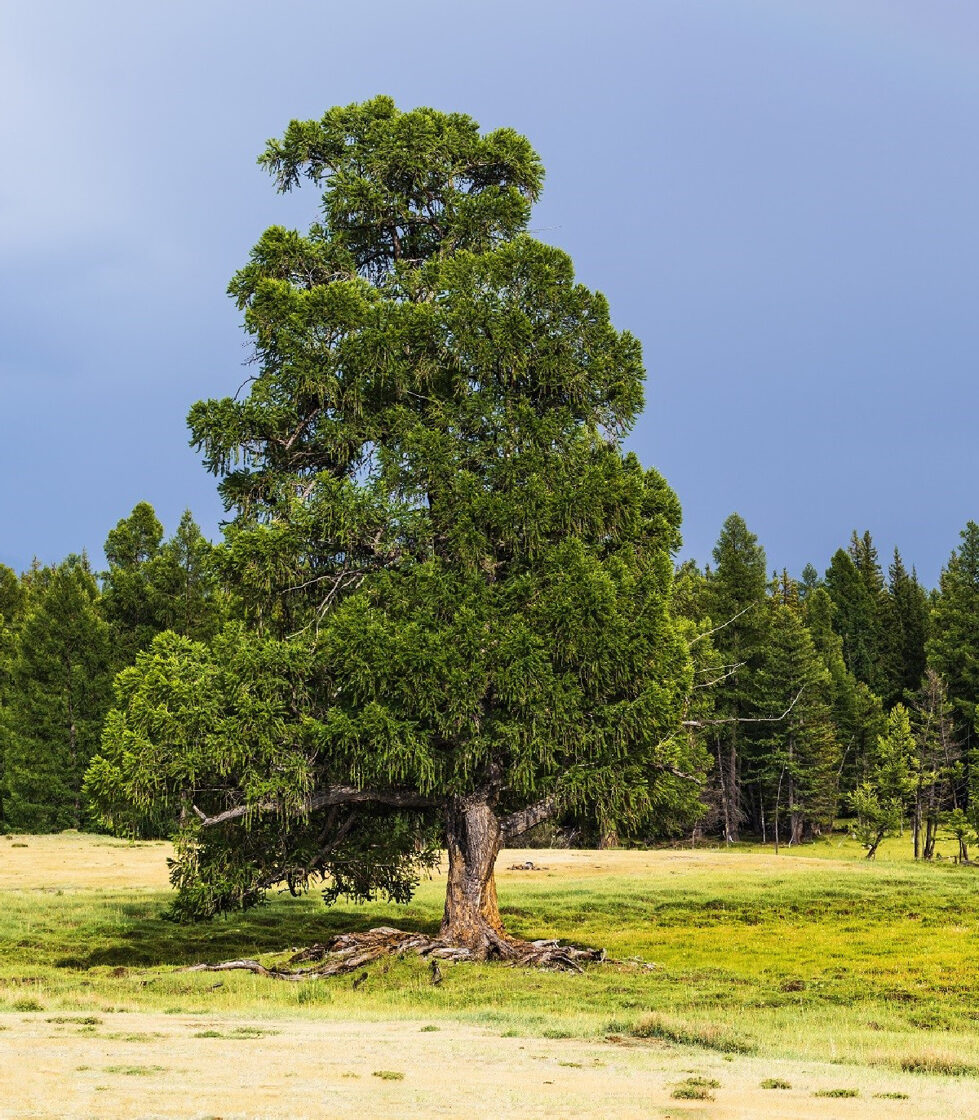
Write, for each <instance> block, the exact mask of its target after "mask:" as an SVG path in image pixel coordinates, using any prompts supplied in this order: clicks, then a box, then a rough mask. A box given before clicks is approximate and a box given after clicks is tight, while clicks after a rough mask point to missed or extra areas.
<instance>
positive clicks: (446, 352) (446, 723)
mask: <svg viewBox="0 0 979 1120" xmlns="http://www.w3.org/2000/svg"><path fill="white" fill-rule="evenodd" d="M262 162H263V163H264V164H265V165H266V166H267V167H269V168H270V169H271V170H272V171H273V172H274V174H275V175H276V178H277V181H278V183H279V185H280V188H282V189H289V188H291V187H292V186H294V185H296V184H297V183H298V182H299V181H300V179H301V178H303V177H307V178H309V179H311V180H313V181H314V182H316V183H317V184H318V185H319V186H320V187H321V188H322V189H323V191H324V195H323V211H322V213H323V221H322V222H321V223H319V224H316V225H314V226H313V227H311V229H310V230H309V232H308V233H307V234H305V235H303V234H300V233H297V232H294V231H288V230H285V229H282V228H280V227H273V228H272V229H270V230H268V231H267V232H266V233H265V234H264V235H263V237H262V238H261V240H260V241H259V243H258V245H257V246H256V248H255V250H254V251H253V253H252V257H251V261H250V263H249V264H248V265H247V266H246V267H245V268H244V269H242V270H241V271H240V272H239V273H238V274H237V276H236V277H235V278H234V280H233V281H232V284H231V292H232V294H233V295H234V297H235V298H236V300H237V301H238V304H239V306H240V307H241V308H242V309H243V311H244V314H245V325H246V329H247V330H248V331H249V333H250V334H251V335H252V337H253V339H254V341H255V347H256V357H257V365H256V374H255V378H254V380H253V381H252V382H251V385H250V392H249V395H248V396H247V397H245V398H243V399H240V400H239V399H230V398H227V399H224V400H212V401H204V402H200V403H198V404H196V405H195V406H194V407H193V409H192V410H191V414H190V425H191V430H192V433H193V439H194V442H195V443H196V444H197V445H198V446H199V447H200V448H202V450H203V452H204V456H205V460H206V462H207V464H208V466H209V468H210V469H211V470H212V471H213V472H214V473H215V474H216V475H217V476H219V477H220V478H221V483H220V489H221V492H222V495H223V497H224V499H225V502H226V504H227V507H228V509H229V511H230V512H231V514H232V518H233V519H232V521H231V523H230V525H229V527H228V529H227V531H226V540H225V545H224V549H223V551H222V555H221V560H220V563H221V568H222V571H223V573H224V575H225V578H226V579H227V580H228V581H229V582H230V583H231V584H232V585H233V589H234V591H235V593H236V594H237V595H238V596H240V600H241V602H242V604H243V610H244V615H245V619H246V622H247V627H246V628H245V629H234V630H230V631H228V632H227V633H226V634H225V636H223V637H221V638H220V639H218V640H216V641H215V642H214V643H212V644H211V646H210V647H206V646H204V645H201V644H197V643H191V642H178V641H176V640H175V639H173V638H169V637H168V638H160V639H157V641H156V642H155V643H154V645H153V646H152V647H151V649H150V650H149V651H148V652H147V653H145V654H143V655H141V656H140V657H139V658H138V659H137V663H136V668H135V669H134V670H133V671H132V672H130V673H128V674H124V675H123V677H122V678H121V680H120V690H119V695H118V709H117V711H116V712H115V713H114V714H113V716H112V717H111V720H110V723H109V726H108V728H107V731H106V736H105V739H104V747H103V759H102V760H101V761H100V762H99V763H98V764H97V765H96V766H95V767H94V768H93V770H92V775H91V778H90V785H91V788H92V790H93V791H94V792H95V793H96V794H97V796H98V798H99V802H100V804H101V805H102V807H103V810H104V812H105V814H106V816H107V817H108V818H110V819H112V820H113V821H114V822H115V823H117V824H118V823H122V822H123V821H124V820H125V819H126V810H125V806H126V805H127V804H134V805H137V806H138V805H149V804H151V803H153V801H154V800H155V799H158V798H159V799H163V800H167V801H168V802H169V803H170V804H172V805H173V806H174V807H175V808H177V807H178V806H180V805H183V806H184V816H183V826H182V831H181V835H180V862H179V865H178V868H177V871H176V875H175V877H176V881H177V882H178V884H179V885H180V886H181V887H182V895H181V904H180V905H181V906H182V907H183V909H184V912H186V913H198V914H199V913H208V912H212V911H213V910H215V909H220V908H222V907H226V906H230V905H239V904H243V903H248V902H251V901H254V900H256V899H257V898H258V897H260V896H261V893H262V891H263V890H264V889H265V888H266V887H267V886H269V885H270V884H271V883H274V882H278V881H281V880H282V879H283V878H285V879H286V881H287V882H289V883H291V884H298V885H302V884H304V883H305V881H306V879H307V878H308V877H310V876H312V877H317V876H325V877H327V878H328V879H329V880H330V882H331V883H332V884H333V887H334V888H337V887H339V889H341V890H343V891H348V892H349V893H352V894H355V895H359V896H366V895H370V894H372V893H373V892H374V891H376V890H378V889H379V890H381V891H383V892H385V893H387V894H389V895H391V896H393V897H396V898H400V897H404V896H405V895H406V894H407V893H408V892H410V889H411V886H412V882H413V878H414V875H415V874H416V869H415V866H414V863H413V861H414V853H415V852H418V854H419V859H420V860H421V861H422V862H424V860H425V859H426V858H427V855H426V853H427V852H428V850H429V847H430V844H431V842H432V840H433V838H434V834H433V833H432V831H431V827H432V824H433V823H437V821H438V819H439V816H440V814H441V812H442V810H443V809H444V808H445V807H447V806H448V805H450V804H451V803H452V802H453V799H454V798H467V799H483V800H484V801H485V803H486V804H488V805H490V806H491V807H492V809H493V811H494V812H497V813H500V814H506V813H508V812H511V811H514V810H517V809H520V808H522V807H525V806H527V805H529V804H531V803H536V802H537V801H538V800H539V799H541V798H544V797H547V796H552V797H553V798H554V804H555V806H556V807H557V808H565V809H571V810H580V811H588V812H590V813H594V814H597V816H598V817H599V818H600V820H601V821H602V822H603V823H604V824H606V825H608V826H609V827H614V826H617V825H619V824H622V825H624V826H625V827H638V826H639V825H640V824H641V822H643V821H644V820H647V819H649V818H650V817H655V816H656V815H657V814H664V813H665V814H673V815H674V816H676V817H680V816H682V815H683V814H684V813H685V812H692V811H694V810H695V807H696V805H697V798H696V782H691V781H688V780H686V779H684V778H682V777H677V776H676V775H675V774H674V773H673V772H672V771H673V770H686V771H693V772H694V774H696V772H697V770H698V768H702V767H703V759H702V758H700V757H699V756H698V755H697V754H696V752H695V751H694V752H693V756H691V750H692V748H691V747H690V744H689V742H688V740H687V739H686V737H685V736H682V735H677V730H678V725H679V719H680V715H681V712H682V709H683V705H684V701H685V698H686V696H687V692H688V689H689V685H690V679H691V670H690V664H689V657H688V654H687V649H686V644H685V642H684V641H683V640H682V638H681V636H680V635H679V634H678V632H677V629H676V626H675V624H674V622H673V618H672V616H671V613H670V595H671V589H672V581H673V565H672V560H671V552H672V550H674V549H676V548H677V547H678V545H679V540H680V538H679V523H680V508H679V504H678V502H677V500H676V497H675V495H674V494H673V493H672V491H671V490H670V489H669V487H668V486H667V484H666V483H665V482H664V480H663V479H662V478H661V477H660V476H659V475H658V474H657V473H656V472H655V471H646V470H643V468H642V467H641V466H640V464H639V462H638V461H637V460H636V458H635V457H634V456H632V455H623V453H622V451H621V449H620V439H621V437H622V435H623V434H624V433H625V432H626V431H627V430H628V429H629V427H630V426H631V424H632V422H633V420H634V418H635V415H636V413H637V412H638V410H639V408H640V407H641V404H642V375H643V371H642V365H641V354H640V349H639V344H638V342H637V341H636V340H635V339H634V338H633V337H632V336H631V335H629V334H628V333H625V332H623V333H620V332H618V331H616V330H615V329H614V328H613V327H612V325H611V323H610V321H609V315H608V307H607V304H606V301H605V299H604V298H603V297H602V296H601V295H598V294H596V293H594V292H591V291H589V290H588V289H586V288H584V287H582V286H581V285H580V284H578V283H576V282H575V279H574V271H573V267H572V264H571V261H570V260H569V259H568V257H567V256H566V255H565V254H563V253H562V252H560V251H559V250H557V249H554V248H552V247H550V246H547V245H544V244H541V243H540V242H537V241H534V240H533V239H532V238H530V237H529V236H527V235H526V234H525V233H524V232H522V230H523V228H524V226H525V224H526V221H527V218H528V216H529V212H530V204H531V202H532V201H533V200H534V199H535V198H536V197H537V194H538V192H539V189H540V184H541V177H542V170H541V167H540V163H539V161H538V158H537V156H536V155H535V153H534V152H533V150H532V149H531V148H530V146H529V145H528V143H527V142H526V140H524V139H523V138H522V137H520V136H518V135H517V134H516V133H514V132H512V131H510V130H506V129H504V130H499V131H497V132H493V133H490V134H489V135H486V136H480V134H479V131H478V127H477V126H476V124H475V123H474V122H473V121H471V120H470V119H469V118H467V117H463V116H460V115H446V114H443V113H439V112H436V111H434V110H431V109H419V110H416V111H414V112H411V113H400V112H398V110H396V109H395V107H394V105H393V103H392V102H391V101H390V100H389V99H387V98H377V99H375V100H373V101H370V102H367V103H365V104H363V105H354V106H350V107H347V108H345V109H334V110H331V111H330V112H329V113H327V114H326V116H325V117H324V118H323V119H322V120H320V121H310V122H302V123H300V122H293V124H292V125H290V127H289V129H288V131H287V133H286V136H285V138H284V139H283V140H282V141H281V142H279V141H273V142H270V144H269V146H268V149H267V151H266V154H265V156H263V158H262ZM164 700H165V702H164ZM191 726H192V727H193V729H194V734H193V735H190V734H189V732H188V728H189V727H191ZM337 785H340V786H353V787H356V788H357V789H360V790H364V791H368V792H371V791H374V792H376V791H383V790H390V789H392V788H394V789H397V790H399V791H402V792H404V791H409V792H410V794H411V796H412V797H414V798H415V804H414V805H413V806H410V807H404V806H401V807H391V806H385V805H382V804H379V803H373V804H372V803H365V804H361V805H355V806H352V807H350V806H344V807H339V808H338V807H337V806H334V807H333V809H327V810H325V811H319V812H313V813H310V812H309V811H308V804H309V800H308V799H309V797H310V795H311V794H312V793H313V792H314V791H316V790H322V789H325V788H328V787H334V786H337ZM191 802H193V803H194V804H196V805H197V806H198V807H199V808H201V809H202V810H203V811H204V812H205V813H208V814H214V813H218V812H221V811H222V810H225V809H229V808H232V809H233V808H234V807H236V806H244V805H248V806H252V807H253V808H254V812H252V813H250V814H249V815H248V816H247V817H244V818H242V819H241V821H240V823H241V824H243V825H245V827H244V828H241V827H235V828H225V827H213V828H210V829H208V830H205V831H203V832H202V831H201V830H200V828H199V827H198V824H197V820H196V816H195V815H194V814H193V812H192V811H191V810H190V808H189V805H190V803H191ZM426 804H427V805H429V806H430V808H428V809H426V808H425V805H426ZM273 805H274V807H275V812H274V813H273V812H272V811H271V810H269V809H266V808H263V807H265V806H273ZM243 832H244V834H245V835H244V836H243V835H242V833H243ZM414 862H417V861H414ZM351 868H352V869H353V871H351V870H350V869H351ZM332 894H335V890H333V891H332V892H331V897H332Z"/></svg>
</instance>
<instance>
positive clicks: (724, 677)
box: [693, 661, 747, 688]
mask: <svg viewBox="0 0 979 1120" xmlns="http://www.w3.org/2000/svg"><path fill="white" fill-rule="evenodd" d="M746 664H747V662H745V661H739V662H738V663H737V665H732V666H731V667H730V669H728V671H727V672H726V673H722V674H721V675H720V676H719V677H715V678H714V679H713V680H712V681H702V682H701V683H700V684H695V685H694V686H693V687H694V688H713V687H714V685H715V684H720V683H721V681H726V680H727V678H728V677H733V676H734V674H735V673H736V672H737V671H738V670H739V669H740V668H741V667H742V666H743V665H746Z"/></svg>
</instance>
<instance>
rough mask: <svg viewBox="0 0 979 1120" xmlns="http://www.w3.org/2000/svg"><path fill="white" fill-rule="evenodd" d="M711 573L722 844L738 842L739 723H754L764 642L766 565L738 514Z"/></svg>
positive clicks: (726, 528)
mask: <svg viewBox="0 0 979 1120" xmlns="http://www.w3.org/2000/svg"><path fill="white" fill-rule="evenodd" d="M714 562H715V565H716V566H715V568H714V570H713V571H712V572H711V573H710V578H709V598H708V601H709V603H710V616H711V619H712V620H713V623H714V626H715V627H716V628H717V629H716V632H715V634H714V635H713V642H714V645H715V647H716V649H717V651H718V653H719V654H720V655H721V659H722V662H723V663H724V664H725V665H726V666H727V667H728V671H729V675H728V676H726V678H725V679H724V680H722V681H721V682H719V683H718V685H717V692H716V695H715V707H716V711H717V715H718V718H719V719H722V720H724V721H726V722H723V723H717V724H716V725H715V731H714V741H713V753H714V756H715V759H716V763H717V768H716V770H715V771H714V778H715V781H716V782H717V793H718V796H719V799H720V804H721V812H722V817H723V822H724V833H725V838H726V839H727V840H728V841H729V842H733V841H736V840H738V838H739V836H740V827H741V822H742V819H743V816H744V810H743V807H742V790H741V780H742V773H741V771H742V758H741V754H742V748H743V745H744V742H745V738H746V732H745V730H744V727H743V725H742V724H741V722H740V721H741V720H742V719H744V718H748V717H753V716H754V715H755V714H756V712H755V709H754V707H753V704H754V694H753V690H752V687H751V674H752V672H753V671H754V670H755V669H757V667H758V665H759V663H760V661H761V658H762V656H763V649H764V643H765V640H766V634H765V627H766V612H765V590H766V574H767V573H766V560H765V550H764V549H763V548H762V547H761V545H759V544H758V538H757V537H756V536H755V535H754V533H751V532H749V530H748V527H747V525H746V524H745V522H744V518H742V517H741V516H740V515H739V514H737V513H732V514H731V516H730V517H728V519H727V520H726V521H725V522H724V525H723V527H722V529H721V534H720V536H719V537H718V540H717V544H716V546H715V547H714Z"/></svg>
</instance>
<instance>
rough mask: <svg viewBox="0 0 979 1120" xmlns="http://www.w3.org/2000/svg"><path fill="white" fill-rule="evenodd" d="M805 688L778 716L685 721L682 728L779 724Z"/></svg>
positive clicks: (802, 690)
mask: <svg viewBox="0 0 979 1120" xmlns="http://www.w3.org/2000/svg"><path fill="white" fill-rule="evenodd" d="M805 690H806V686H805V685H803V686H802V688H800V689H799V691H798V692H797V693H796V694H795V698H794V699H793V701H792V703H791V704H790V705H789V706H788V707H787V708H786V709H785V711H784V712H783V713H782V714H781V715H780V716H728V717H727V718H726V719H685V720H684V721H683V723H682V725H681V726H683V727H715V726H716V725H717V724H720V723H780V722H781V721H782V720H783V719H785V717H786V716H787V715H788V714H789V712H791V711H792V709H793V708H794V707H795V706H796V704H797V703H798V700H799V697H800V696H801V695H802V694H803V692H805Z"/></svg>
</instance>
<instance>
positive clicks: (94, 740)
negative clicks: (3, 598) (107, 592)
mask: <svg viewBox="0 0 979 1120" xmlns="http://www.w3.org/2000/svg"><path fill="white" fill-rule="evenodd" d="M97 599H98V587H97V585H96V583H95V578H94V576H93V575H92V573H91V571H90V569H89V566H88V562H87V561H86V560H85V559H84V557H69V558H68V559H67V560H65V561H64V562H63V563H62V564H60V565H58V567H56V568H52V569H49V570H48V571H47V572H46V573H45V574H44V575H43V576H41V575H40V574H39V573H37V572H35V576H34V578H33V579H32V580H31V584H30V591H29V594H28V597H27V603H26V606H25V609H24V614H23V616H22V618H21V620H20V623H19V626H18V627H17V630H16V633H15V635H14V643H13V655H12V658H11V661H10V691H9V694H8V698H7V703H6V704H5V706H4V710H3V713H2V725H0V736H2V747H3V759H4V785H5V787H6V803H5V815H6V818H7V820H6V823H7V825H8V827H11V828H16V829H22V830H26V831H35V832H46V831H52V830H57V829H61V828H82V827H85V826H86V825H87V824H89V823H90V820H91V818H90V815H89V812H88V808H87V804H86V799H85V797H84V795H83V793H82V780H83V777H84V774H85V770H86V768H87V766H88V763H89V760H90V759H91V757H92V755H93V754H94V753H95V750H96V748H97V746H98V741H99V736H100V734H101V730H102V722H103V719H104V716H105V713H106V710H107V708H108V703H109V694H110V682H111V668H110V662H111V649H110V636H109V629H108V627H107V625H106V623H105V622H104V621H103V620H102V619H101V618H100V616H99V613H98V610H97V606H96V602H97Z"/></svg>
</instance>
